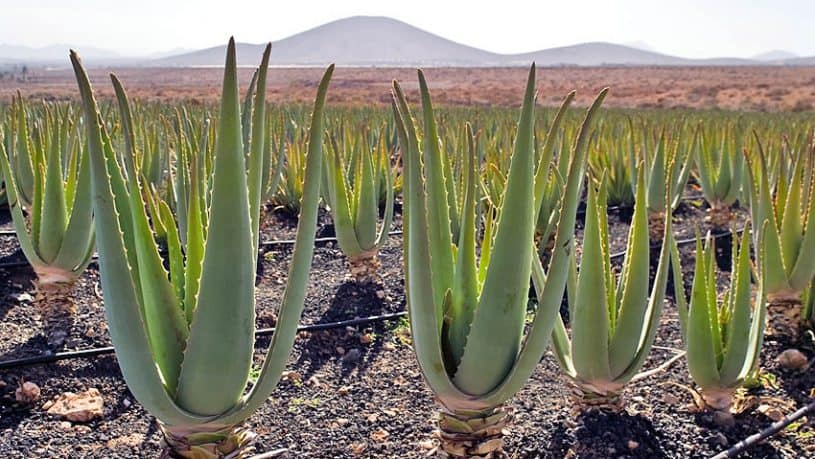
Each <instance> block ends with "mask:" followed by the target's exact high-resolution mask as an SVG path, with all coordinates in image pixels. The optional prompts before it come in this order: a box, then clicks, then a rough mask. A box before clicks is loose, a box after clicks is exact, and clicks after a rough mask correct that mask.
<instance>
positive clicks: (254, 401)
mask: <svg viewBox="0 0 815 459" xmlns="http://www.w3.org/2000/svg"><path fill="white" fill-rule="evenodd" d="M333 71H334V66H333V65H330V66H329V67H328V68H327V69H326V71H325V74H324V75H323V78H322V80H321V81H320V86H319V88H318V90H317V98H316V100H315V102H314V111H313V113H312V117H311V127H310V129H309V142H308V156H307V158H306V161H307V162H306V169H305V181H304V182H303V183H304V185H303V197H302V200H301V203H300V216H299V218H298V223H297V236H296V241H295V245H294V252H293V254H292V262H291V264H290V267H289V276H288V282H287V284H286V290H285V292H284V293H283V303H282V305H281V306H280V314H279V318H278V322H277V323H278V326H277V328H276V329H275V333H274V335H273V336H272V342H271V344H270V347H269V350H268V351H267V353H266V357H265V358H264V360H263V366H262V367H261V370H260V376H259V377H258V380H257V382H256V383H255V385H254V386H252V389H251V390H250V391H249V393H248V394H246V395H245V396H243V397H242V398H241V400H240V403H239V404H237V405H236V406H235V407H234V408H232V409H231V410H230V411H229V412H228V413H226V414H225V415H224V416H223V417H222V418H221V421H222V422H224V423H227V424H234V423H236V422H239V421H242V420H244V419H246V418H247V417H249V415H251V414H252V412H253V411H254V410H255V409H257V408H258V407H259V406H260V405H262V404H263V403H264V402H265V401H266V399H267V398H268V397H269V395H271V393H272V391H273V390H274V388H275V386H276V385H277V382H278V381H279V379H280V374H281V372H282V371H283V368H284V367H285V365H286V360H287V358H288V356H289V354H290V353H291V347H292V345H293V344H294V338H295V335H296V333H297V324H298V322H299V319H300V315H301V314H302V312H303V306H304V302H305V296H306V286H307V284H308V278H309V271H310V270H309V268H310V267H311V261H312V256H313V254H314V238H315V231H316V228H317V205H318V203H319V199H320V182H321V177H322V171H321V168H322V161H323V158H322V155H323V150H322V144H323V135H322V134H323V110H324V108H323V107H324V105H325V97H326V92H327V91H328V83H329V81H330V80H331V75H332V73H333ZM213 199H214V196H213ZM253 274H254V273H253ZM250 336H252V335H251V334H250Z"/></svg>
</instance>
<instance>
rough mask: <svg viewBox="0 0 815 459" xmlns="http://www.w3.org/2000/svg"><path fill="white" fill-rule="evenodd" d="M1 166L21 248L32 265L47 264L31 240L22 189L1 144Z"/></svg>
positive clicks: (35, 266) (12, 218)
mask: <svg viewBox="0 0 815 459" xmlns="http://www.w3.org/2000/svg"><path fill="white" fill-rule="evenodd" d="M0 168H2V172H3V177H4V181H5V185H6V186H5V188H6V193H7V197H8V199H7V200H8V206H9V210H11V220H12V223H14V232H15V233H16V234H17V240H18V242H19V243H20V248H21V249H22V250H23V255H25V258H26V260H28V263H29V264H31V266H32V267H34V268H37V267H39V266H45V265H46V263H45V261H43V259H42V258H40V255H39V254H38V253H37V251H36V250H35V249H34V243H33V241H32V240H31V235H30V234H29V232H28V228H27V227H26V221H25V216H24V215H23V209H22V207H23V203H22V202H21V201H20V191H19V188H18V186H17V181H16V180H15V178H14V175H12V174H11V165H10V164H9V160H8V156H7V155H6V152H5V147H4V146H3V145H2V144H0Z"/></svg>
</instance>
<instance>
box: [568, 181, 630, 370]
mask: <svg viewBox="0 0 815 459" xmlns="http://www.w3.org/2000/svg"><path fill="white" fill-rule="evenodd" d="M638 188H641V189H642V188H643V187H638ZM597 201H598V199H597V192H596V191H595V189H594V186H590V187H589V198H588V202H587V204H586V227H585V230H584V232H583V255H582V257H581V259H580V273H579V274H578V278H577V293H576V296H575V298H569V301H574V302H575V305H574V316H573V317H572V318H571V323H572V360H573V364H574V367H575V371H576V372H577V376H578V378H580V379H583V380H586V381H609V380H611V379H612V375H611V369H610V366H609V317H608V305H607V304H606V302H607V300H608V298H607V295H606V292H607V291H608V290H607V289H610V288H613V286H609V285H607V280H608V279H606V276H605V272H604V271H605V270H604V269H603V265H604V264H605V260H604V256H603V255H604V254H603V237H602V234H601V232H602V229H601V224H600V220H601V219H600V216H599V215H598V213H599V212H605V205H604V204H599V203H598V202H597Z"/></svg>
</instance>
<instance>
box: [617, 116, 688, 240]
mask: <svg viewBox="0 0 815 459" xmlns="http://www.w3.org/2000/svg"><path fill="white" fill-rule="evenodd" d="M696 135H698V131H697V134H696ZM632 141H633V134H632ZM669 143H670V145H669ZM652 151H653V153H652ZM630 155H631V159H630V160H629V162H630V164H636V160H635V159H634V158H635V156H634V148H633V146H632V148H631V153H630ZM642 158H643V160H644V164H643V166H644V170H645V174H643V180H642V181H638V182H639V183H635V185H636V186H639V185H640V184H642V186H644V187H646V189H647V192H646V195H645V198H646V200H647V204H648V228H649V234H650V236H651V239H652V240H656V241H658V240H660V239H661V238H662V234H663V233H664V228H663V222H664V221H665V213H666V212H667V213H668V214H671V213H672V212H673V211H674V210H675V209H676V207H677V206H678V205H679V202H680V200H681V199H682V191H683V190H684V189H685V185H686V184H687V183H688V178H689V177H690V171H691V165H692V164H693V158H692V157H691V155H690V154H685V155H683V154H682V153H681V152H680V151H679V141H678V140H674V141H673V142H670V141H669V140H668V138H667V136H666V134H665V132H664V131H663V132H662V133H661V134H660V136H659V140H658V141H657V142H656V145H655V146H654V147H650V145H649V144H648V142H643V154H642ZM666 190H667V193H666Z"/></svg>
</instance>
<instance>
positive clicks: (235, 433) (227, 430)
mask: <svg viewBox="0 0 815 459" xmlns="http://www.w3.org/2000/svg"><path fill="white" fill-rule="evenodd" d="M159 427H160V429H161V433H162V434H163V435H164V440H163V441H162V446H163V447H164V450H163V451H162V453H161V456H160V457H161V458H162V459H170V458H173V459H175V458H183V459H221V458H224V459H233V458H234V459H239V458H245V457H249V455H250V454H252V452H253V450H254V449H253V447H252V443H253V442H254V440H255V437H256V435H255V434H254V433H253V432H252V431H250V430H248V429H247V428H245V427H242V426H231V427H223V426H215V427H212V428H207V426H205V425H198V426H188V427H183V426H182V427H171V426H167V425H164V424H162V423H159Z"/></svg>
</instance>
